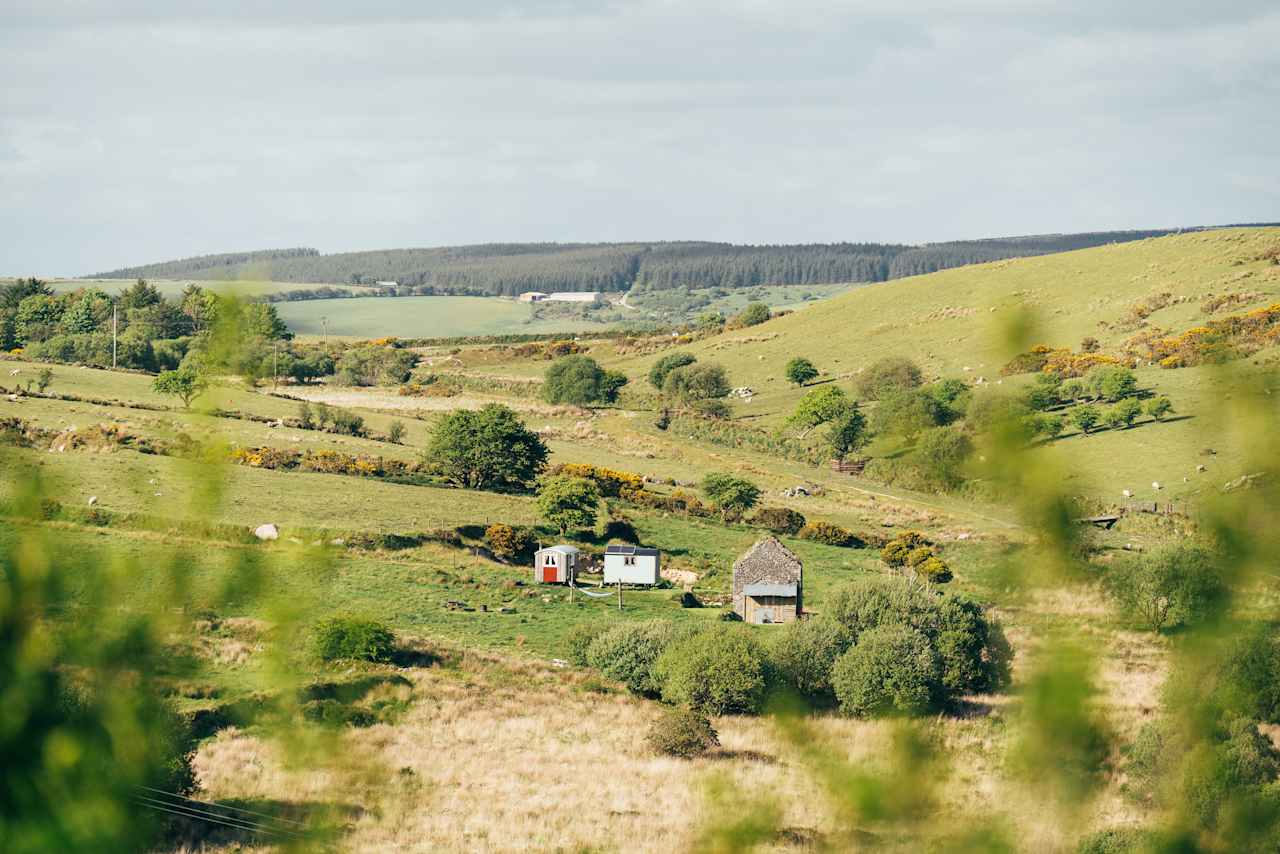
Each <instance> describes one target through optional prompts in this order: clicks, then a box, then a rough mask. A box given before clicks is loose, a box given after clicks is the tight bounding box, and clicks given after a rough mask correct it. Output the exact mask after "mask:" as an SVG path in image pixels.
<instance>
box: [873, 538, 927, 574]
mask: <svg viewBox="0 0 1280 854" xmlns="http://www.w3.org/2000/svg"><path fill="white" fill-rule="evenodd" d="M922 548H924V549H929V550H930V552H932V549H931V547H930V546H929V541H928V540H926V539H925V536H924V534H922V533H920V532H919V531H903V532H902V533H901V534H899V535H898V536H896V537H894V538H893V539H892V540H890V541H889V542H888V543H885V545H884V548H882V549H880V559H881V560H882V561H884V562H885V563H887V564H888V565H889V566H897V567H901V566H907V565H909V561H910V559H911V555H912V554H914V553H917V552H918V551H919V550H920V549H922ZM922 559H923V558H922Z"/></svg>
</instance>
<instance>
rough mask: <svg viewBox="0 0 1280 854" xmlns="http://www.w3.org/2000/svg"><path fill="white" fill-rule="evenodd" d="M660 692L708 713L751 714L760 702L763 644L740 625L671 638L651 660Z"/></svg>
mask: <svg viewBox="0 0 1280 854" xmlns="http://www.w3.org/2000/svg"><path fill="white" fill-rule="evenodd" d="M654 678H655V681H656V682H657V683H658V684H659V685H660V686H661V689H662V698H663V699H664V700H667V701H668V702H672V703H682V704H684V705H687V706H689V707H690V708H692V709H695V710H697V711H700V712H703V713H705V714H710V715H725V714H754V713H756V712H758V711H759V710H760V707H761V705H762V704H763V703H764V697H765V689H766V687H767V662H766V657H765V653H764V650H763V649H762V648H761V646H760V644H759V642H758V641H756V639H755V638H754V637H752V636H751V634H750V633H749V631H748V630H746V629H745V628H743V627H740V626H716V627H714V628H710V629H707V630H705V631H702V632H699V633H698V634H696V635H693V636H691V637H688V638H685V639H684V640H681V641H677V642H676V643H673V644H672V645H671V646H670V647H669V648H668V649H667V650H666V651H665V652H664V653H663V654H662V656H661V657H660V658H659V659H658V661H657V662H656V664H655V665H654Z"/></svg>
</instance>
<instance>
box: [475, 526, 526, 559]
mask: <svg viewBox="0 0 1280 854" xmlns="http://www.w3.org/2000/svg"><path fill="white" fill-rule="evenodd" d="M484 542H485V545H486V546H488V547H489V551H491V552H493V553H494V554H495V555H497V556H498V557H500V558H502V559H503V560H513V559H515V558H520V557H527V556H529V555H530V554H532V553H533V547H534V546H535V545H537V542H536V541H535V540H534V537H533V532H532V531H530V530H529V529H528V528H517V527H512V526H511V525H504V524H502V523H501V522H495V523H494V524H492V525H490V526H489V527H488V528H485V530H484Z"/></svg>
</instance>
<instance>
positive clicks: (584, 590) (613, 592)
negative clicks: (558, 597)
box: [569, 582, 617, 599]
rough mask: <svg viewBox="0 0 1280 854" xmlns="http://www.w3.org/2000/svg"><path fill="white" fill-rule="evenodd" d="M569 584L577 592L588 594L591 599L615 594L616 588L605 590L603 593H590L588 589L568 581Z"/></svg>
mask: <svg viewBox="0 0 1280 854" xmlns="http://www.w3.org/2000/svg"><path fill="white" fill-rule="evenodd" d="M569 586H570V587H571V588H572V589H574V590H577V591H578V592H579V593H581V594H582V595H583V596H590V597H591V598H592V599H604V598H606V597H608V596H615V595H617V591H616V590H609V591H607V592H605V593H592V592H591V591H590V590H587V589H585V588H582V587H579V586H578V585H576V584H574V583H573V582H570V583H569Z"/></svg>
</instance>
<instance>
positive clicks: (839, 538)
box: [796, 522, 865, 548]
mask: <svg viewBox="0 0 1280 854" xmlns="http://www.w3.org/2000/svg"><path fill="white" fill-rule="evenodd" d="M796 535H797V536H799V537H800V539H802V540H813V541H814V542H818V543H826V544H827V545H829V546H841V547H844V548H857V547H859V546H863V545H865V543H863V542H862V540H860V539H859V538H858V536H857V535H856V534H854V533H853V532H852V531H850V530H847V529H845V528H841V527H840V526H839V525H833V524H831V523H830V522H809V523H807V524H806V525H805V526H804V527H803V528H801V529H800V530H799V531H797V532H796Z"/></svg>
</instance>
